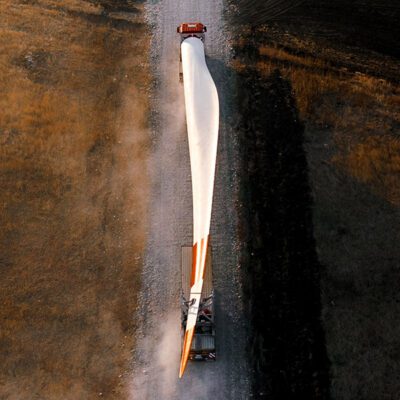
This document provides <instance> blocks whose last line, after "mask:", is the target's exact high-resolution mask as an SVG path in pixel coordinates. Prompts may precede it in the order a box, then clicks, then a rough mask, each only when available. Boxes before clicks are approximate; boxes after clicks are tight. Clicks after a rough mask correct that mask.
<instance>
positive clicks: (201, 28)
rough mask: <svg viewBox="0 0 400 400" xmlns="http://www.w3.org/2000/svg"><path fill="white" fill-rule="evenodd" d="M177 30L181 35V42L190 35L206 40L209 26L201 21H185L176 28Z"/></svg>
mask: <svg viewBox="0 0 400 400" xmlns="http://www.w3.org/2000/svg"><path fill="white" fill-rule="evenodd" d="M176 31H177V32H178V33H180V35H181V42H183V41H184V40H185V39H186V38H188V37H197V38H198V39H201V40H204V33H205V32H207V27H206V26H205V25H203V24H202V23H201V22H184V23H182V24H180V25H179V26H178V27H177V28H176Z"/></svg>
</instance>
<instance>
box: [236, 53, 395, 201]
mask: <svg viewBox="0 0 400 400" xmlns="http://www.w3.org/2000/svg"><path fill="white" fill-rule="evenodd" d="M259 51H260V55H261V56H263V58H262V60H260V61H259V62H258V63H257V69H258V71H260V72H261V73H262V74H263V75H264V76H268V75H270V74H271V73H272V72H273V71H274V70H275V69H276V68H279V70H280V71H281V74H282V75H283V76H284V77H285V78H286V79H288V80H289V81H290V82H291V84H292V88H293V92H294V95H295V99H296V104H297V107H298V109H299V113H300V116H301V118H302V119H303V120H305V121H307V123H309V124H310V123H311V124H315V125H316V126H318V127H320V128H323V129H331V130H333V136H334V138H335V141H336V145H337V146H338V147H340V149H341V150H340V151H339V154H340V156H335V157H334V158H333V159H332V162H334V163H336V164H337V165H338V166H339V167H340V168H342V169H343V168H344V169H346V170H347V171H348V173H350V174H351V175H352V176H353V177H355V178H356V179H358V180H360V181H362V182H364V183H366V184H368V185H369V186H370V187H371V190H373V191H374V192H375V193H377V194H379V195H381V196H383V197H385V198H386V199H387V200H388V201H389V202H391V203H395V204H400V203H399V201H400V200H399V194H398V193H397V192H398V191H397V189H395V188H396V187H399V183H400V181H399V178H398V164H397V163H398V159H397V157H395V152H393V151H389V149H391V148H392V149H397V147H398V145H397V143H398V142H397V138H395V137H394V136H392V135H391V132H394V131H395V129H396V126H398V124H399V123H400V89H399V88H398V87H396V85H394V84H393V83H390V82H389V81H387V80H385V79H379V78H376V77H374V76H370V75H366V74H362V73H350V72H348V71H346V72H344V71H343V70H342V69H338V68H334V67H330V66H329V63H328V62H327V61H325V60H322V59H319V58H318V57H317V56H315V57H311V56H304V57H303V56H299V55H293V54H290V53H289V52H288V51H286V50H284V49H282V48H279V47H274V46H267V45H263V46H261V47H260V49H259ZM234 67H235V68H236V69H237V70H244V69H245V68H246V66H245V64H244V63H243V62H241V61H240V60H237V61H236V64H235V65H234ZM385 133H386V134H385ZM371 136H373V137H371ZM375 136H376V137H375ZM366 138H368V140H367V141H366ZM374 146H376V148H375V147H374ZM346 149H351V150H350V151H351V152H354V154H353V153H349V152H348V151H347V150H346ZM344 154H346V156H344Z"/></svg>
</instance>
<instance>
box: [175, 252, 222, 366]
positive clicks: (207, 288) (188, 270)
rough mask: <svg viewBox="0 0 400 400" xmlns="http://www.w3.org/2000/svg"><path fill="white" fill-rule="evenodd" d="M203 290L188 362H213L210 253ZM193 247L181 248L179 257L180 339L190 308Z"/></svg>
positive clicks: (213, 342)
mask: <svg viewBox="0 0 400 400" xmlns="http://www.w3.org/2000/svg"><path fill="white" fill-rule="evenodd" d="M207 254H208V255H207V259H206V269H205V276H204V282H203V289H202V293H201V298H200V306H199V312H198V314H197V320H196V326H195V331H194V336H193V341H192V346H191V349H190V352H189V360H193V361H210V360H212V361H215V359H216V358H215V324H214V289H213V283H212V263H211V251H210V249H209V250H208V252H207ZM192 266H193V246H183V247H182V256H181V272H182V291H181V296H182V297H181V310H182V313H181V316H182V339H183V337H184V334H185V330H186V322H187V318H188V312H189V307H190V302H191V301H192V300H190V288H191V281H192Z"/></svg>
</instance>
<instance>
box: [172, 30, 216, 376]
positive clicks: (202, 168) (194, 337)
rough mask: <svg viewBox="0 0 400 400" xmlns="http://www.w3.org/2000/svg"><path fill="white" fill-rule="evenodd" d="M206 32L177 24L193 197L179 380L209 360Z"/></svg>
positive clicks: (212, 105) (210, 89) (211, 163)
mask: <svg viewBox="0 0 400 400" xmlns="http://www.w3.org/2000/svg"><path fill="white" fill-rule="evenodd" d="M206 31H207V28H206V27H205V26H204V25H203V24H202V23H200V22H186V23H183V24H181V25H179V26H178V28H177V32H178V33H179V35H180V55H179V58H180V70H179V79H180V81H181V82H183V91H184V99H185V110H186V125H187V131H188V142H189V153H190V166H191V175H192V194H193V245H192V246H189V247H187V246H186V247H182V261H181V271H182V300H181V309H182V321H181V326H182V353H181V362H180V367H179V377H180V378H182V376H183V374H184V372H185V369H186V366H187V363H188V360H196V361H197V360H203V361H208V360H213V361H214V360H215V359H216V357H215V355H216V353H215V324H214V290H213V285H212V263H211V245H210V223H211V211H212V198H213V191H214V178H215V164H216V157H217V144H218V128H219V100H218V92H217V88H216V86H215V83H214V81H213V79H212V76H211V74H210V71H209V70H208V67H207V63H206V58H205V52H204V39H205V37H204V34H205V32H206Z"/></svg>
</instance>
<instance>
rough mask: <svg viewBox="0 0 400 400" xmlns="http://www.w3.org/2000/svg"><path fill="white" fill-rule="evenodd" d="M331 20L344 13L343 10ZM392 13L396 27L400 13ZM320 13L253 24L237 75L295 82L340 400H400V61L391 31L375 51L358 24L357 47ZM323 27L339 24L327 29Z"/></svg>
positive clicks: (241, 43) (334, 387) (240, 47)
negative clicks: (251, 73) (399, 286)
mask: <svg viewBox="0 0 400 400" xmlns="http://www.w3.org/2000/svg"><path fill="white" fill-rule="evenodd" d="M308 3H310V2H308ZM314 3H315V2H314ZM306 4H307V2H306ZM335 4H336V3H335ZM388 7H389V6H388ZM393 7H395V6H393ZM396 7H397V6H396ZM349 8H350V6H349ZM329 10H331V11H332V10H334V11H333V13H335V15H336V14H337V15H339V14H340V8H339V7H338V9H336V10H335V6H334V5H333V4H332V7H331V8H329ZM362 10H364V11H365V9H362ZM382 10H383V11H385V10H386V9H385V7H384V6H382ZM396 10H397V11H398V7H397V8H396ZM331 11H329V12H331ZM342 11H343V10H342ZM353 11H354V10H353ZM364 11H363V12H364ZM386 11H388V13H389V11H391V12H390V13H389V14H390V16H391V17H392V19H393V18H394V16H395V14H394V13H393V12H392V11H393V10H389V9H387V10H386ZM319 12H320V14H318V13H317V12H316V14H315V15H314V17H315V18H314V19H313V16H306V17H305V18H304V19H302V18H297V19H296V18H294V17H293V18H292V17H291V18H289V19H288V20H285V18H284V17H282V20H279V19H278V20H277V21H271V22H270V23H267V24H265V25H263V26H258V27H251V26H250V25H249V24H247V25H246V24H244V25H243V26H242V28H241V31H240V33H238V39H237V43H236V44H237V57H236V59H235V60H234V63H233V67H234V68H235V69H236V70H237V71H239V72H246V71H248V70H251V69H254V70H256V71H257V72H258V73H260V74H261V76H263V77H264V79H265V80H267V79H269V77H270V76H271V74H272V73H273V72H274V71H275V70H276V69H278V70H279V71H280V74H281V75H282V77H283V78H284V79H286V80H287V81H288V82H290V85H291V88H292V90H293V96H294V99H295V102H296V105H297V108H298V112H299V116H300V119H301V121H302V123H303V124H304V127H305V143H304V148H305V152H306V157H307V162H308V168H309V180H310V186H311V192H312V195H313V205H312V207H313V224H314V236H315V239H316V250H317V254H318V258H319V261H320V263H321V265H322V269H321V294H322V316H321V319H322V322H323V327H324V330H325V337H326V344H327V351H328V358H329V360H330V396H331V397H332V398H333V399H338V400H339V399H340V400H354V399H363V400H374V399H378V398H379V399H396V398H398V395H399V393H400V386H399V380H398V371H399V369H400V358H399V354H400V353H399V349H400V340H399V337H400V336H399V325H398V323H397V321H398V315H399V304H400V297H399V294H398V291H397V282H399V278H400V270H399V264H398V260H399V257H400V251H399V246H398V242H399V239H400V236H399V230H398V226H399V222H400V219H399V207H400V189H399V188H400V158H399V147H400V139H399V132H400V86H399V81H400V75H399V70H398V58H396V56H395V55H393V54H394V52H395V50H394V49H390V51H386V50H388V46H389V45H388V46H386V47H385V46H384V40H385V35H386V36H387V37H386V39H387V43H386V44H388V43H391V41H392V37H391V32H390V30H389V28H388V29H387V30H385V29H381V30H379V31H378V32H377V35H376V36H375V37H374V38H373V39H374V40H372V39H371V42H370V43H369V44H370V45H371V48H372V47H373V48H372V49H371V48H369V47H368V43H366V42H365V41H363V40H364V39H365V38H366V36H365V37H364V36H363V35H364V33H365V32H364V31H363V30H362V29H359V27H358V25H357V24H358V22H359V21H356V20H355V21H353V23H354V26H355V28H354V29H353V30H354V31H357V29H359V31H357V32H356V33H355V34H354V40H353V38H352V37H351V34H347V33H346V32H345V33H343V32H344V31H343V30H341V27H340V24H339V23H335V19H332V20H331V19H330V17H329V15H328V13H327V14H326V15H323V13H324V8H323V5H322V4H321V6H320V9H319ZM292 14H293V15H296V12H295V11H293V13H292ZM389 14H388V15H389ZM300 15H302V14H301V12H300ZM319 17H321V20H319V21H318V18H319ZM346 18H350V17H349V16H347V17H346ZM325 20H329V21H330V23H329V24H326V25H324V24H323V22H324V21H325ZM288 21H289V22H288ZM316 21H317V22H316ZM321 21H322V22H321ZM364 22H365V21H364ZM365 24H366V22H365ZM366 26H367V25H366ZM382 26H383V25H382ZM389 26H390V25H388V27H389ZM351 28H352V27H351V26H347V27H346V29H347V30H349V31H350V30H351ZM375 28H376V27H374V26H372V25H371V30H374V29H375ZM335 29H336V31H335ZM396 29H397V28H396ZM341 35H343V36H341ZM365 35H366V33H365ZM361 39H363V40H361ZM378 39H379V40H378ZM364 42H365V43H366V46H363V43H364ZM249 44H250V46H252V47H253V49H254V50H255V51H254V50H253V53H252V54H253V56H252V57H251V59H248V58H246V57H243V54H248V50H246V49H248V46H249ZM380 45H381V47H379V46H380ZM379 48H380V49H381V50H382V51H381V52H379ZM266 134H268V132H266ZM266 346H267V345H266Z"/></svg>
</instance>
